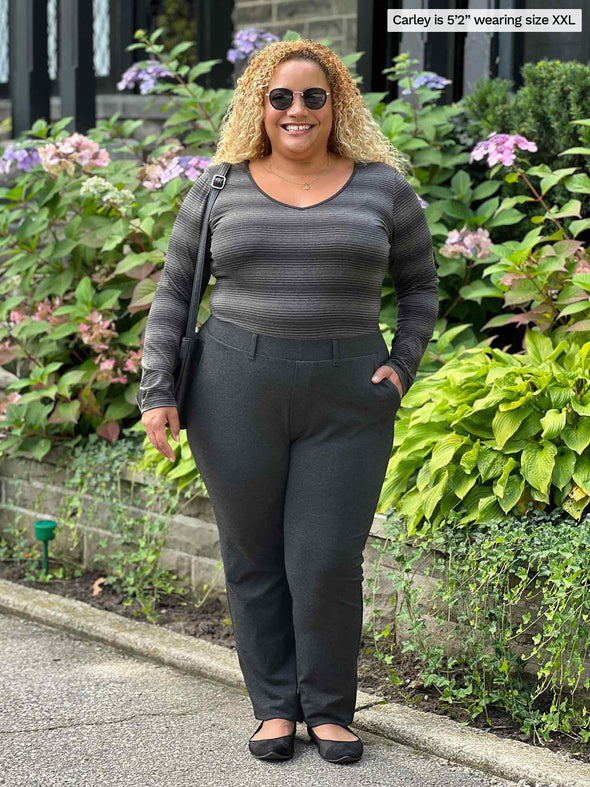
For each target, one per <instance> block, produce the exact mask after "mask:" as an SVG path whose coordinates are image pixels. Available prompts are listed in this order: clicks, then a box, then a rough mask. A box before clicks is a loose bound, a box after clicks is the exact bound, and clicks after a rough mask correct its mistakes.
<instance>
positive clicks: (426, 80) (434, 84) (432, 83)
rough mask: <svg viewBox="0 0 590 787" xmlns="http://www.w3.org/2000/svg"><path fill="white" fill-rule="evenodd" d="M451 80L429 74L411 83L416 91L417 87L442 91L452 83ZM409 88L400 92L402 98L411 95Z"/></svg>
mask: <svg viewBox="0 0 590 787" xmlns="http://www.w3.org/2000/svg"><path fill="white" fill-rule="evenodd" d="M452 81H453V80H452V79H447V78H446V77H441V76H439V75H438V74H434V73H432V72H429V73H427V74H422V75H421V76H419V77H416V79H414V81H413V82H412V87H413V88H414V90H416V89H417V88H419V87H429V88H431V89H432V90H442V89H443V87H444V86H445V85H450V84H451V83H452ZM411 92H412V91H411V90H410V88H409V87H407V88H405V89H404V90H402V96H407V95H409V94H410V93H411Z"/></svg>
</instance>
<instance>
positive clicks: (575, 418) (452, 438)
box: [379, 330, 590, 535]
mask: <svg viewBox="0 0 590 787" xmlns="http://www.w3.org/2000/svg"><path fill="white" fill-rule="evenodd" d="M525 347H526V352H524V353H522V354H515V355H510V354H509V353H506V352H503V351H502V350H498V349H494V348H490V347H483V348H475V349H469V350H466V351H465V352H464V353H463V354H462V355H461V356H459V357H457V358H455V359H453V360H451V361H449V362H448V363H446V364H445V365H444V366H443V367H442V368H441V369H439V370H438V371H437V372H435V373H434V374H432V375H430V376H429V377H427V378H424V379H423V380H420V381H417V382H416V383H414V385H413V386H412V388H411V389H410V391H408V393H407V395H406V396H405V397H404V400H403V406H402V408H401V409H400V413H399V416H398V421H397V423H396V427H395V436H394V450H393V453H392V457H391V460H390V463H389V467H388V471H387V480H386V482H385V484H384V486H383V489H382V493H381V499H380V501H379V510H385V509H387V508H388V507H390V506H392V507H393V508H394V510H395V511H396V512H397V513H398V514H399V515H400V517H402V518H403V519H404V521H405V523H406V526H407V530H408V534H410V535H411V534H413V533H420V532H427V531H435V530H436V529H437V527H438V526H439V525H440V524H441V522H442V521H443V520H444V518H445V517H446V516H447V515H448V514H449V513H450V512H453V513H454V514H456V513H460V514H461V518H460V519H459V522H460V523H465V522H476V523H485V522H491V521H498V520H500V519H501V518H502V517H503V516H505V515H506V514H508V513H509V512H512V513H518V511H519V510H523V508H524V505H525V504H526V503H527V502H528V501H534V502H533V504H534V506H535V507H540V508H545V507H549V508H550V509H552V508H553V507H556V506H561V507H562V508H563V509H564V510H565V511H567V512H568V513H569V514H570V515H571V516H572V517H574V518H575V519H579V518H580V517H581V515H582V513H583V511H584V509H585V508H586V506H587V505H588V503H589V502H590V450H589V446H590V418H589V417H588V416H590V365H589V360H588V353H589V352H590V342H586V343H582V342H581V339H580V336H579V335H578V334H570V335H568V337H567V338H566V339H561V340H560V341H557V340H552V339H551V337H550V336H546V335H543V334H541V333H539V332H538V331H530V330H528V331H527V333H526V338H525Z"/></svg>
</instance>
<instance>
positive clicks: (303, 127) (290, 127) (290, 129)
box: [281, 123, 313, 136]
mask: <svg viewBox="0 0 590 787" xmlns="http://www.w3.org/2000/svg"><path fill="white" fill-rule="evenodd" d="M281 128H282V129H283V131H286V132H287V134H291V135H292V136H299V135H301V134H307V133H309V132H310V131H311V130H312V128H313V126H312V125H310V124H308V123H285V124H284V125H282V126H281Z"/></svg>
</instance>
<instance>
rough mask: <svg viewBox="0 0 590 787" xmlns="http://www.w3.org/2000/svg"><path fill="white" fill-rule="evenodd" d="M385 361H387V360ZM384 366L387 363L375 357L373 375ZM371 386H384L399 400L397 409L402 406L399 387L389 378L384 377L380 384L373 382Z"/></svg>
mask: <svg viewBox="0 0 590 787" xmlns="http://www.w3.org/2000/svg"><path fill="white" fill-rule="evenodd" d="M385 360H387V358H386V359H385ZM384 364H385V361H380V360H379V358H378V357H375V360H374V362H373V374H374V373H375V370H376V369H378V368H379V367H380V366H383V365H384ZM371 385H374V386H376V387H378V386H383V387H384V388H385V389H386V390H387V391H390V392H392V393H393V394H394V396H395V398H396V400H397V404H396V407H399V406H400V404H401V400H402V398H401V395H400V392H399V390H398V387H397V385H396V384H395V383H394V382H392V381H391V380H390V379H389V378H388V377H383V378H382V379H381V380H380V382H378V383H373V382H371Z"/></svg>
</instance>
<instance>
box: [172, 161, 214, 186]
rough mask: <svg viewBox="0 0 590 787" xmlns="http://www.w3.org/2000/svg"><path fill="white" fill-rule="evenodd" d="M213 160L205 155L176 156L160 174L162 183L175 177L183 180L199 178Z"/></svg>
mask: <svg viewBox="0 0 590 787" xmlns="http://www.w3.org/2000/svg"><path fill="white" fill-rule="evenodd" d="M210 162H211V159H210V158H207V157H205V156H175V157H174V158H173V159H172V161H171V162H170V164H169V165H168V166H167V167H166V169H165V170H164V171H163V172H162V174H161V175H160V182H161V183H168V181H169V180H172V179H173V178H180V179H181V180H192V181H193V182H194V181H195V180H197V178H198V177H199V176H200V174H201V173H202V172H203V170H204V169H206V168H207V167H208V166H209V164H210Z"/></svg>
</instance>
